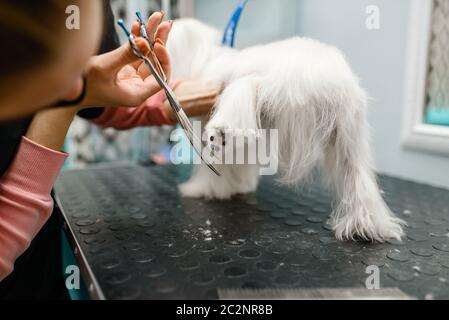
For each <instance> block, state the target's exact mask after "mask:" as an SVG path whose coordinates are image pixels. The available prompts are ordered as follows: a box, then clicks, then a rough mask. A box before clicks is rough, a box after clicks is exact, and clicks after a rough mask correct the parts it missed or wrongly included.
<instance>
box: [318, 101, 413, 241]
mask: <svg viewBox="0 0 449 320" xmlns="http://www.w3.org/2000/svg"><path fill="white" fill-rule="evenodd" d="M354 96H357V95H356V94H355V95H354ZM353 98H354V97H353ZM353 98H351V99H353ZM349 100H350V99H349ZM354 103H355V104H356V105H354ZM354 103H352V102H351V101H348V102H347V103H346V104H345V106H344V108H345V110H347V108H352V109H350V110H352V111H353V113H352V114H351V113H349V114H347V113H345V112H340V120H339V121H338V123H337V127H336V129H335V132H334V134H333V136H332V138H331V141H330V142H329V145H328V147H327V150H326V151H325V164H324V172H323V174H324V175H325V177H327V178H329V179H330V182H331V183H332V185H333V186H334V187H335V189H336V194H337V204H336V208H335V210H334V212H333V214H332V218H331V222H332V225H333V228H334V230H335V234H336V237H337V238H338V239H340V240H343V239H363V240H371V241H379V242H383V241H385V240H387V239H389V238H394V239H401V237H402V235H403V230H402V225H403V224H404V222H403V221H402V220H400V219H398V218H397V217H395V216H394V214H393V213H392V212H391V211H390V209H389V208H388V206H387V205H386V203H385V202H384V200H383V198H382V196H381V193H380V190H379V186H378V184H377V181H376V175H375V173H374V169H373V167H372V165H371V158H370V148H369V144H368V140H369V139H368V124H367V122H366V116H365V108H366V102H365V98H364V96H363V98H361V97H359V98H356V99H355V102H354ZM349 115H351V116H349Z"/></svg>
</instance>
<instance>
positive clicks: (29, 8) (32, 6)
mask: <svg viewBox="0 0 449 320" xmlns="http://www.w3.org/2000/svg"><path fill="white" fill-rule="evenodd" d="M73 2H76V1H73V0H72V1H69V0H39V1H33V0H14V1H6V0H0V44H1V45H2V46H3V48H2V50H1V51H0V70H1V74H0V76H1V77H5V76H8V75H10V74H13V73H17V72H20V71H23V70H25V69H29V68H33V67H35V66H37V65H39V64H41V63H45V62H47V61H49V60H50V59H51V58H52V57H53V55H54V54H55V52H56V50H57V47H58V38H59V37H58V36H59V33H58V32H57V31H58V30H60V28H61V27H60V26H64V25H65V24H64V21H65V18H66V14H65V9H66V7H67V6H68V5H69V4H70V3H73Z"/></svg>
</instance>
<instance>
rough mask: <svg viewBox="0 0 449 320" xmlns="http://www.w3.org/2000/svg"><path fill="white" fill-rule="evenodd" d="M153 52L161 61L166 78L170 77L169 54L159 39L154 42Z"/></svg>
mask: <svg viewBox="0 0 449 320" xmlns="http://www.w3.org/2000/svg"><path fill="white" fill-rule="evenodd" d="M154 53H155V54H156V57H157V58H158V60H159V62H160V63H161V66H162V69H163V70H164V73H165V75H166V76H167V79H170V75H171V68H170V55H169V54H168V51H167V48H166V47H165V46H164V44H163V43H162V41H161V40H160V39H156V42H155V44H154Z"/></svg>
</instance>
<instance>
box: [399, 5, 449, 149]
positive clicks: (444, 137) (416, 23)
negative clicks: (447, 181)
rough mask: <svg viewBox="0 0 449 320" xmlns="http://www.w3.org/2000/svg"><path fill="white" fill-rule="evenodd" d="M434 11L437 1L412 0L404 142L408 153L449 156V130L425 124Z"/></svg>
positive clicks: (407, 55)
mask: <svg viewBox="0 0 449 320" xmlns="http://www.w3.org/2000/svg"><path fill="white" fill-rule="evenodd" d="M433 9H434V0H412V3H411V11H410V17H409V28H408V30H409V35H408V45H407V47H406V49H407V51H406V57H407V60H406V61H407V62H406V74H405V99H404V115H405V117H404V125H403V127H404V129H403V139H402V140H403V146H404V148H406V149H412V150H417V151H424V152H426V153H436V154H439V155H446V156H449V127H445V126H439V125H431V124H426V123H425V122H424V114H425V109H426V107H427V106H426V92H427V80H428V71H429V54H430V43H431V39H432V14H433Z"/></svg>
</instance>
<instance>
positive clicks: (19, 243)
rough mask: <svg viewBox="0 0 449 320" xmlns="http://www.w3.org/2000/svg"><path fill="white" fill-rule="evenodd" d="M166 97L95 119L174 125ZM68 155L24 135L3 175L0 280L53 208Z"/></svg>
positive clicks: (118, 124)
mask: <svg viewBox="0 0 449 320" xmlns="http://www.w3.org/2000/svg"><path fill="white" fill-rule="evenodd" d="M164 100H165V94H164V93H163V92H162V91H161V92H159V93H157V94H156V95H154V96H152V97H151V98H149V99H148V100H147V101H146V102H145V103H144V104H142V105H141V106H139V107H136V108H131V109H129V108H117V109H106V110H105V111H104V112H103V114H102V115H101V116H100V117H99V118H98V119H95V120H94V121H93V122H94V123H95V124H97V125H99V126H101V127H114V128H117V129H128V128H132V127H136V126H149V125H164V124H173V122H171V121H170V120H169V118H168V117H167V115H166V114H165V111H164V110H163V109H162V103H163V101H164ZM66 157H67V154H65V153H62V152H57V151H54V150H51V149H48V148H45V147H43V146H41V145H38V144H36V143H34V142H33V141H31V140H29V139H27V138H26V137H23V138H22V142H21V144H20V147H19V150H18V152H17V154H16V157H15V159H14V161H13V162H12V164H11V165H10V167H9V168H8V170H7V171H6V172H5V174H4V175H3V176H2V177H1V178H0V281H2V280H3V279H4V278H5V277H6V276H7V275H8V274H10V273H11V272H12V271H13V266H14V261H15V260H16V259H17V257H19V256H20V255H21V254H22V253H23V252H24V251H25V250H26V249H27V248H28V246H29V245H30V242H31V240H32V239H33V238H34V237H35V235H36V234H37V233H38V232H39V230H40V229H41V228H42V226H43V225H44V224H45V222H46V221H47V220H48V218H49V216H50V214H51V212H52V211H53V200H52V197H51V195H50V192H51V189H52V187H53V184H54V182H55V180H56V178H57V176H58V174H59V171H60V170H61V167H62V165H63V164H64V160H65V159H66ZM30 267H33V266H30ZM34 267H36V266H34Z"/></svg>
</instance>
